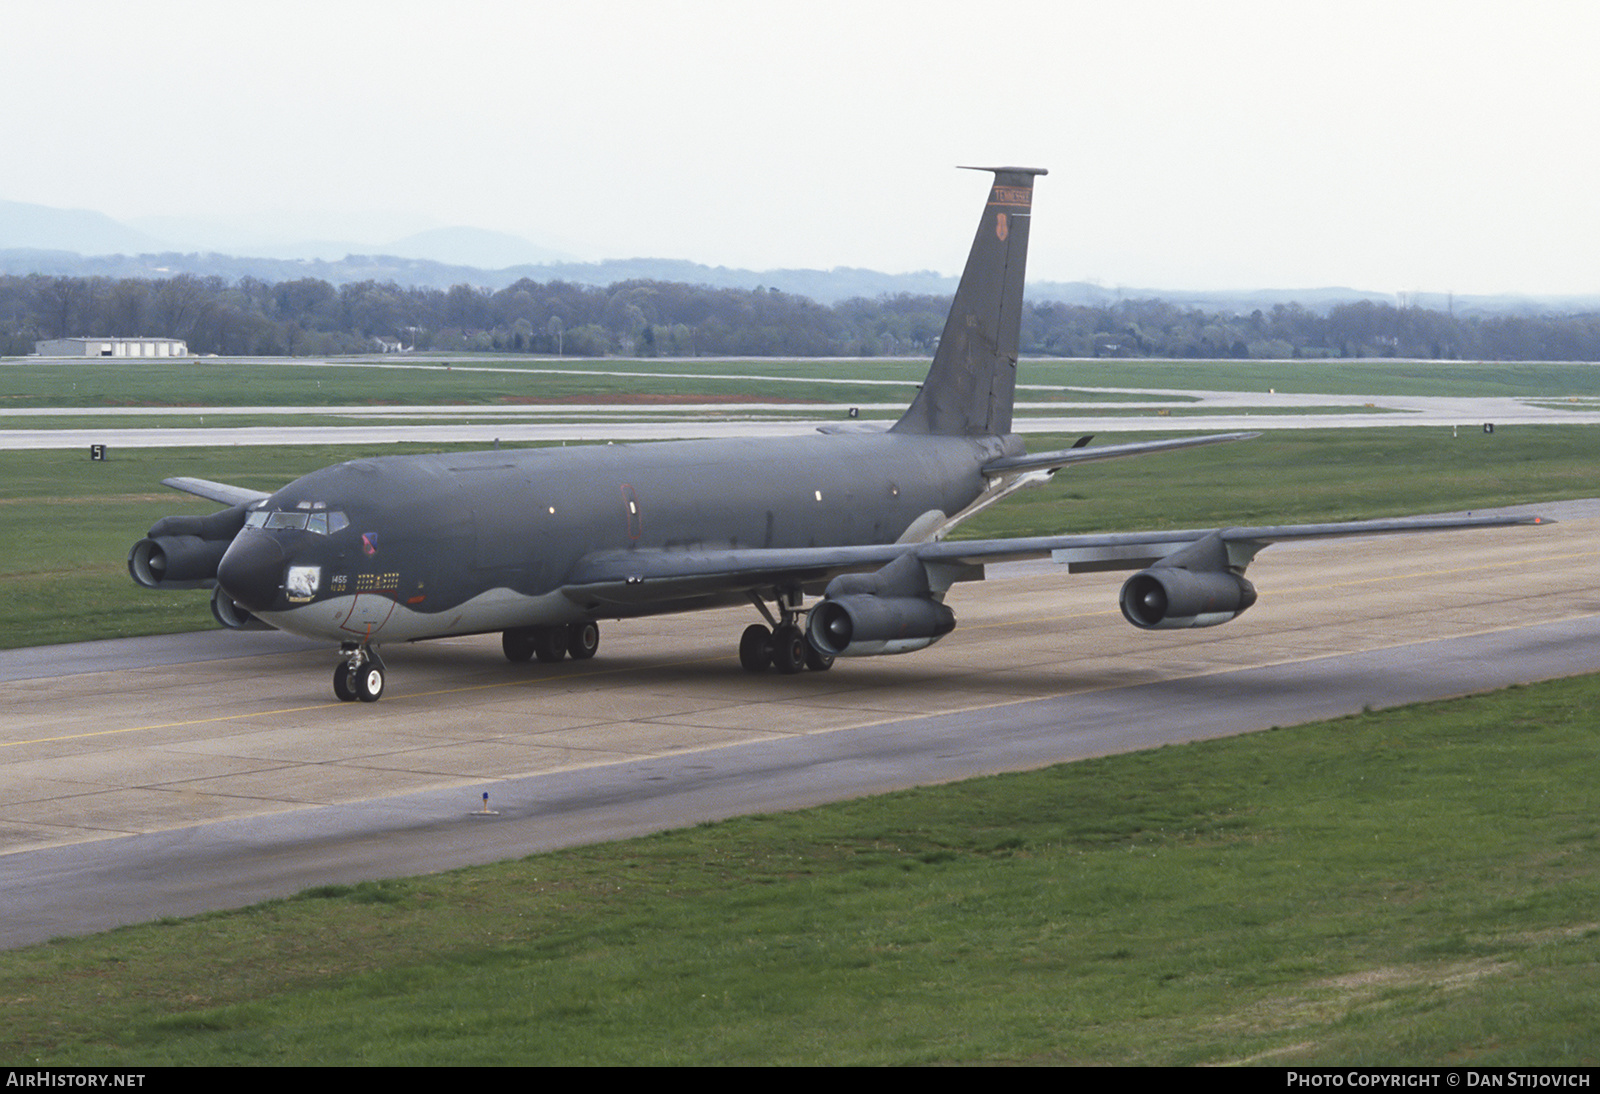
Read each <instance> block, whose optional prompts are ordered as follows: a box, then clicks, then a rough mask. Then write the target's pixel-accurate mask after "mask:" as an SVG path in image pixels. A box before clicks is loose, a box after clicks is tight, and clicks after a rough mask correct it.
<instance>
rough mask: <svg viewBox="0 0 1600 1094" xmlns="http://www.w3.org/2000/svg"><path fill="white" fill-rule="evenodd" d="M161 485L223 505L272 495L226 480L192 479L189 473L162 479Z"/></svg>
mask: <svg viewBox="0 0 1600 1094" xmlns="http://www.w3.org/2000/svg"><path fill="white" fill-rule="evenodd" d="M161 485H162V486H170V487H172V488H173V489H174V490H182V491H183V492H184V493H185V494H193V495H195V496H196V497H201V498H210V499H211V500H212V501H220V502H221V503H222V504H223V505H244V504H247V503H248V502H252V501H260V500H261V499H263V498H270V497H271V496H272V495H271V494H269V493H267V492H265V491H263V490H250V489H247V488H246V487H243V486H229V485H228V484H227V483H225V482H212V481H211V480H210V479H191V478H189V477H188V476H187V475H178V476H176V477H174V478H170V479H162V480H161Z"/></svg>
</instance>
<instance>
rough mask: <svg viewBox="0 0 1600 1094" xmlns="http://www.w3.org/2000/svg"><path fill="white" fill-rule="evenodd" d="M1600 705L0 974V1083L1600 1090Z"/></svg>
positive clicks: (1439, 713) (664, 844) (199, 930)
mask: <svg viewBox="0 0 1600 1094" xmlns="http://www.w3.org/2000/svg"><path fill="white" fill-rule="evenodd" d="M1597 705H1600V680H1596V679H1577V680H1570V681H1561V682H1556V683H1551V684H1544V685H1538V686H1534V687H1527V688H1518V689H1512V690H1510V691H1507V692H1501V693H1498V694H1496V695H1491V696H1485V697H1479V698H1472V699H1461V700H1454V701H1450V702H1445V703H1436V704H1431V705H1428V706H1424V707H1411V708H1403V709H1398V710H1393V711H1387V712H1381V713H1375V714H1367V715H1363V716H1358V717H1354V718H1347V719H1343V720H1339V721H1334V722H1328V723H1322V724H1317V725H1309V726H1303V727H1299V728H1295V729H1281V730H1274V731H1271V732H1266V733H1259V734H1254V735H1251V736H1246V737H1238V738H1232V739H1227V740H1218V741H1211V742H1205V743H1199V744H1192V745H1185V746H1169V747H1166V748H1161V749H1157V750H1154V751H1151V752H1145V753H1138V754H1132V755H1126V756H1116V757H1110V758H1106V759H1101V760H1093V761H1087V762H1083V763H1077V764H1071V765H1066V766H1061V767H1055V768H1050V769H1047V770H1043V771H1037V772H1031V773H1027V774H1021V775H1009V776H1003V777H997V778H986V779H977V780H973V781H970V782H965V783H960V784H956V785H952V786H944V787H935V788H926V789H921V790H915V791H909V792H905V793H900V794H893V795H889V796H886V797H882V798H873V799H866V800H861V801H855V802H847V803H843V804H840V805H834V806H828V807H825V808H819V809H812V810H807V811H804V812H799V813H791V814H783V815H778V816H756V817H749V818H744V819H740V820H734V821H728V822H724V823H720V824H715V825H704V826H701V827H698V828H694V829H687V830H680V831H674V832H666V833H663V834H661V835H658V836H653V837H650V838H646V839H639V840H632V841H628V842H623V843H614V844H608V845H601V846H596V847H590V848H583V849H578V850H572V851H566V852H560V853H554V854H544V855H539V856H535V857H532V858H528V859H524V860H521V861H515V862H506V863H501V864H498V865H494V866H486V867H480V868H473V869H468V870H462V871H457V872H454V873H450V874H444V875H438V876H434V877H427V878H420V879H412V880H404V881H392V882H381V883H367V884H362V885H356V886H330V887H325V888H322V889H317V890H312V891H309V892H307V893H304V894H302V895H301V896H299V897H297V898H295V899H291V900H283V901H274V902H271V903H268V904H263V905H259V906H257V907H253V908H249V909H245V910H243V911H237V912H225V913H217V914H213V915H208V916H201V917H198V918H196V919H190V920H183V921H176V920H174V921H163V922H161V923H157V924H152V925H147V926H140V927H131V928H126V929H122V930H117V931H112V932H110V933H107V934H104V935H99V936H96V937H92V938H86V939H81V940H62V941H57V942H53V943H50V944H46V945H41V946H35V947H30V948H28V949H25V950H20V951H14V952H11V953H5V954H0V999H4V1000H5V1005H6V1021H5V1022H4V1023H3V1025H0V1061H3V1062H5V1063H7V1064H10V1065H34V1064H44V1063H56V1064H73V1065H112V1066H144V1065H160V1064H261V1063H282V1064H302V1063H322V1064H327V1063H382V1064H402V1065H404V1064H490V1063H512V1064H518V1063H520V1064H529V1063H533V1064H557V1063H567V1064H570V1063H588V1064H619V1063H621V1064H692V1063H714V1064H751V1063H755V1064H760V1063H777V1064H797V1063H799V1064H806V1063H810V1064H819V1063H827V1064H941V1063H1024V1064H1039V1063H1046V1064H1048V1063H1067V1064H1091V1063H1104V1064H1227V1063H1267V1064H1278V1065H1284V1064H1294V1065H1308V1064H1346V1065H1348V1064H1451V1065H1478V1066H1485V1065H1512V1064H1514V1065H1519V1066H1521V1065H1530V1064H1586V1065H1593V1064H1595V1063H1596V1062H1597V1061H1600V1022H1597V1021H1596V1019H1595V1016H1594V1005H1593V1001H1594V998H1595V996H1596V994H1597V992H1600V921H1597V916H1596V908H1597V907H1600V821H1597V817H1600V790H1597V789H1596V783H1595V780H1594V777H1593V766H1594V754H1595V750H1596V746H1597V745H1600V727H1597V725H1596V720H1595V718H1594V716H1593V711H1594V709H1595V708H1596V706H1597Z"/></svg>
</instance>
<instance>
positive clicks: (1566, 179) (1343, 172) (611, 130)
mask: <svg viewBox="0 0 1600 1094" xmlns="http://www.w3.org/2000/svg"><path fill="white" fill-rule="evenodd" d="M0 28H3V29H0V74H3V79H4V81H5V83H4V86H5V88H6V91H5V105H4V109H3V110H0V149H3V155H0V198H3V199H8V200H11V201H25V202H36V203H40V204H46V205H54V206H60V207H68V208H87V209H95V210H99V211H102V212H105V213H108V214H111V215H112V216H116V217H119V218H134V217H141V216H150V215H157V214H178V215H207V216H213V215H214V216H237V215H243V214H250V215H254V214H259V213H262V212H271V211H275V210H295V211H301V212H306V211H312V212H325V213H327V212H331V213H336V214H339V216H340V217H341V218H342V221H343V223H344V225H345V226H346V227H348V228H350V229H351V231H352V233H358V231H359V229H361V228H362V227H364V226H365V225H366V224H367V223H368V218H369V217H370V216H371V215H372V214H388V213H396V214H403V215H402V216H400V217H397V218H395V219H394V223H396V224H410V225H413V226H429V225H438V226H442V225H455V224H463V225H473V226H477V227H484V228H495V229H500V230H504V231H509V232H514V233H517V234H519V235H523V236H526V237H527V238H529V239H532V240H534V241H536V242H540V243H545V244H550V245H555V246H559V247H561V248H562V249H564V250H566V251H568V252H570V253H572V254H574V255H575V256H576V257H578V258H582V259H597V258H603V257H623V256H649V257H669V258H686V259H691V260H694V261H699V262H706V263H710V264H713V265H718V264H721V265H736V266H746V267H752V268H757V269H760V268H768V267H781V266H807V267H821V268H828V267H832V266H866V267H872V268H876V269H880V270H885V271H890V272H902V271H907V270H917V269H934V270H938V271H941V272H945V273H955V272H958V270H959V267H960V265H961V263H962V261H963V260H964V258H965V256H966V249H967V245H968V243H969V241H970V239H971V233H972V229H973V227H974V225H975V223H976V218H977V215H978V210H979V207H980V204H981V201H982V198H983V196H984V194H985V185H986V184H985V181H984V179H983V178H981V177H979V176H976V175H973V174H971V173H969V172H962V171H956V170H953V169H952V168H953V167H954V165H956V164H969V163H970V164H1019V165H1025V166H1040V167H1046V168H1049V170H1050V175H1049V177H1048V178H1044V179H1041V180H1039V184H1038V189H1037V191H1036V195H1035V205H1034V211H1035V225H1034V231H1033V236H1032V253H1031V255H1030V257H1029V271H1030V274H1031V275H1032V276H1033V277H1036V278H1048V279H1052V280H1077V279H1092V280H1098V281H1100V282H1103V283H1104V284H1106V285H1108V286H1116V285H1124V286H1131V287H1132V286H1138V287H1161V288H1246V287H1275V288H1301V287H1312V286H1323V285H1346V286H1351V287H1356V288H1362V289H1371V290H1379V291H1391V292H1392V291H1407V290H1415V289H1421V290H1426V291H1446V290H1454V291H1456V292H1464V293H1466V292H1471V293H1477V292H1498V291H1516V292H1528V293H1549V292H1569V293H1580V292H1581V293H1595V292H1600V210H1597V204H1600V199H1597V197H1596V194H1595V190H1596V176H1597V174H1600V57H1597V54H1600V4H1594V3H1587V2H1576V0H1574V2H1566V3H1557V2H1546V3H1540V2H1519V3H1509V2H1506V3H1500V2H1497V3H1483V2H1474V0H1455V2H1451V3H1424V2H1407V0H1381V2H1372V3H1367V2H1348V3H1292V2H1285V0H1279V2H1274V3H1248V2H1225V0H1224V2H1211V3H1200V2H1186V3H1177V2H1174V3H1164V2H1149V3H1139V2H1115V3H1114V2H1111V0H1105V2H1102V3H1084V2H1073V0H1056V2H1032V0H1004V2H1001V3H985V4H979V3H976V2H968V3H960V4H957V3H947V2H942V0H940V2H930V0H918V2H915V3H909V2H908V3H902V2H898V0H881V2H874V0H845V2H838V3H835V2H831V0H804V2H788V0H764V2H761V3H754V2H751V3H717V2H711V0H687V2H679V3H673V2H669V0H655V2H648V3H647V2H639V0H585V2H582V3H578V2H574V0H562V2H560V3H541V2H530V0H519V2H499V0H484V2H476V3H475V2H473V0H450V2H449V3H445V2H442V0H440V2H428V3H419V2H405V0H383V2H373V3H364V2H350V0H318V2H316V3H299V2H292V0H271V2H270V3H269V2H263V0H256V2H253V3H251V2H237V3H219V2H216V0H208V2H204V3H188V2H181V0H145V2H140V0H117V2H114V3H100V2H92V0H57V2H56V3H53V4H43V3H38V2H36V0H0ZM366 234H368V235H371V236H373V238H374V239H376V238H378V237H379V236H381V234H382V229H380V228H377V227H374V228H372V229H371V230H370V231H368V232H367V233H366Z"/></svg>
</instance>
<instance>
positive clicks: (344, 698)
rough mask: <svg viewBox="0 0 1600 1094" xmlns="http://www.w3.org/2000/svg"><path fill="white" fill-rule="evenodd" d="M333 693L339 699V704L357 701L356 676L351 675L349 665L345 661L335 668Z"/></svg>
mask: <svg viewBox="0 0 1600 1094" xmlns="http://www.w3.org/2000/svg"><path fill="white" fill-rule="evenodd" d="M333 693H334V695H336V696H338V697H339V702H341V703H350V702H354V701H355V697H356V681H355V676H354V674H353V673H351V671H350V666H349V664H348V663H346V662H344V661H340V662H339V663H338V664H337V665H335V666H333Z"/></svg>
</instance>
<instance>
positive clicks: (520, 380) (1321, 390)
mask: <svg viewBox="0 0 1600 1094" xmlns="http://www.w3.org/2000/svg"><path fill="white" fill-rule="evenodd" d="M927 367H928V363H927V361H926V360H924V359H909V360H907V359H899V358H895V359H888V360H884V359H876V358H867V359H859V360H857V359H850V360H837V359H823V360H784V359H769V358H755V359H750V360H720V359H719V360H693V359H679V358H674V359H667V360H592V361H591V360H571V359H564V360H557V359H554V358H544V357H520V358H510V359H506V358H494V357H475V356H471V355H460V356H455V357H449V358H423V359H410V358H405V359H395V358H385V359H375V360H365V359H351V360H342V359H338V358H334V359H332V361H331V363H330V362H323V361H320V360H313V359H303V360H291V359H270V360H251V359H247V360H244V361H239V360H234V359H226V358H174V359H172V360H171V361H144V362H140V363H139V364H138V365H128V364H109V363H104V362H100V361H96V360H92V359H90V360H86V361H82V362H79V361H73V362H71V363H61V362H51V363H45V362H40V361H37V360H30V359H27V358H12V359H9V360H6V361H0V377H3V379H4V388H3V391H4V394H3V396H0V409H3V408H8V407H15V408H23V407H81V406H130V407H132V406H339V405H361V404H364V403H391V404H416V405H431V404H438V403H464V404H503V403H516V402H522V401H526V400H528V399H530V398H532V399H541V400H562V399H590V398H599V399H608V398H617V397H626V398H636V397H639V396H648V395H672V396H682V395H694V394H700V395H707V396H712V397H727V396H731V395H747V396H753V395H760V396H762V397H766V398H795V399H805V400H808V401H815V402H841V401H850V400H851V399H858V398H863V397H864V396H863V392H864V391H868V392H872V393H873V397H872V398H871V399H870V400H869V401H874V402H876V401H881V400H887V401H905V400H906V399H908V398H909V395H910V392H911V391H912V389H913V388H914V387H915V385H917V384H920V383H921V382H922V379H923V376H924V374H925V373H926V372H927ZM863 381H867V382H870V383H871V385H872V386H870V387H863V384H862V382H863ZM1018 381H1019V383H1021V384H1023V385H1025V387H1024V389H1023V392H1022V395H1021V397H1022V398H1025V399H1038V398H1049V397H1051V396H1052V393H1050V392H1049V391H1040V390H1038V389H1037V387H1036V385H1043V386H1045V387H1056V388H1058V389H1059V390H1058V392H1057V393H1056V395H1057V396H1058V397H1062V398H1070V399H1073V400H1075V401H1076V400H1082V399H1096V398H1101V399H1112V398H1115V399H1118V400H1125V399H1128V398H1130V397H1131V396H1128V395H1122V394H1111V393H1105V392H1085V391H1082V390H1068V389H1081V388H1143V389H1162V390H1164V389H1196V390H1202V391H1205V390H1211V391H1255V392H1266V391H1267V390H1269V389H1275V390H1277V391H1279V392H1285V393H1298V394H1328V395H1380V394H1388V395H1450V396H1462V397H1490V396H1504V395H1511V396H1523V397H1530V398H1531V397H1542V398H1546V399H1567V398H1571V397H1574V396H1577V397H1594V396H1600V366H1596V365H1594V364H1587V363H1581V362H1530V363H1518V362H1499V361H1492V362H1482V361H1387V360H1330V361H1144V360H1093V361H1086V360H1054V359H1049V358H1031V359H1028V360H1026V361H1024V362H1023V363H1022V364H1021V366H1020V369H1019V373H1018Z"/></svg>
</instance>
